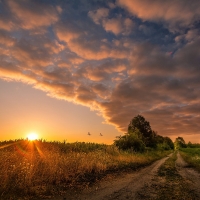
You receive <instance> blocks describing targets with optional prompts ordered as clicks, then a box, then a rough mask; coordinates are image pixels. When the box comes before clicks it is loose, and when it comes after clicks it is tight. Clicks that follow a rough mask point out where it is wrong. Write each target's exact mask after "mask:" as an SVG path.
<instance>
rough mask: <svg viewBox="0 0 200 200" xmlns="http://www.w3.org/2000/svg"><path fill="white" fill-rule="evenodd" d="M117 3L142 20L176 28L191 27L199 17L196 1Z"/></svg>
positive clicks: (133, 1) (154, 0)
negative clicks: (165, 23)
mask: <svg viewBox="0 0 200 200" xmlns="http://www.w3.org/2000/svg"><path fill="white" fill-rule="evenodd" d="M117 3H118V4H119V5H120V6H122V7H124V8H126V9H127V10H128V11H129V12H130V13H132V14H133V15H136V16H137V17H139V18H141V19H142V20H147V21H156V22H167V23H169V24H170V25H176V26H178V27H181V26H188V25H191V24H192V23H193V22H195V21H198V20H199V17H200V2H199V1H198V0H191V1H187V0H177V1H174V0H168V1H162V0H152V1H150V0H144V1H140V0H132V1H129V0H118V1H117Z"/></svg>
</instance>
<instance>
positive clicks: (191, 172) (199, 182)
mask: <svg viewBox="0 0 200 200" xmlns="http://www.w3.org/2000/svg"><path fill="white" fill-rule="evenodd" d="M176 168H177V170H178V172H179V174H180V175H181V176H182V177H183V178H184V179H185V180H186V181H187V182H188V184H189V185H190V187H191V188H192V189H193V190H194V192H195V193H196V194H197V195H198V199H200V174H199V173H198V172H197V171H196V170H195V169H193V168H190V167H189V166H188V164H187V163H186V162H185V161H184V160H183V158H182V156H181V155H180V153H179V152H178V153H177V160H176Z"/></svg>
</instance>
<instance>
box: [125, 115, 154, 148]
mask: <svg viewBox="0 0 200 200" xmlns="http://www.w3.org/2000/svg"><path fill="white" fill-rule="evenodd" d="M137 129H138V130H139V131H140V132H141V134H142V139H143V141H144V143H145V145H146V146H149V147H152V145H153V146H154V142H153V141H154V140H153V138H154V137H155V132H154V131H152V129H151V126H150V124H149V122H148V121H146V120H145V118H144V117H143V116H141V115H137V116H136V117H134V118H133V119H132V120H131V121H130V123H129V125H128V133H130V132H135V130H137Z"/></svg>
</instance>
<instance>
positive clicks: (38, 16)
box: [8, 0, 61, 29]
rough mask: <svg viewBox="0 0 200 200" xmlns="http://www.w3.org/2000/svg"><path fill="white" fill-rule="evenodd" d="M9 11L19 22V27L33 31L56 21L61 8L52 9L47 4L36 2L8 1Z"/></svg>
mask: <svg viewBox="0 0 200 200" xmlns="http://www.w3.org/2000/svg"><path fill="white" fill-rule="evenodd" d="M8 5H9V6H10V9H11V11H12V12H13V13H14V15H15V16H16V17H17V19H18V20H20V26H21V27H23V28H24V29H34V28H38V27H42V26H50V25H51V24H53V23H55V22H57V21H58V19H59V16H58V14H59V13H60V12H61V8H59V7H57V9H56V8H54V7H52V6H50V5H48V4H42V3H39V2H36V1H30V0H27V1H23V0H19V1H14V0H10V1H8Z"/></svg>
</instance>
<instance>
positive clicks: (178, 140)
mask: <svg viewBox="0 0 200 200" xmlns="http://www.w3.org/2000/svg"><path fill="white" fill-rule="evenodd" d="M174 145H175V148H176V149H179V148H186V147H187V145H186V144H185V140H184V139H183V138H182V137H177V138H176V140H175V142H174Z"/></svg>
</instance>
